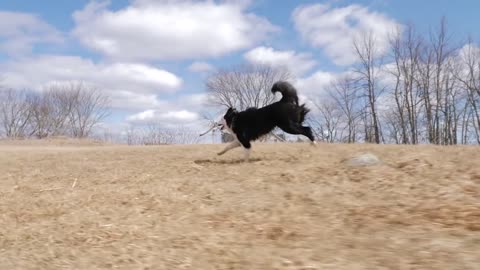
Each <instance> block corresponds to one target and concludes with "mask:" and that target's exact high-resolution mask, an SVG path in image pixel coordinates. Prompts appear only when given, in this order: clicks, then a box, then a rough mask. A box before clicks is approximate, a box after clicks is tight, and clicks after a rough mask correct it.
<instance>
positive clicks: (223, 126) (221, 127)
mask: <svg viewBox="0 0 480 270" xmlns="http://www.w3.org/2000/svg"><path fill="white" fill-rule="evenodd" d="M217 127H218V128H219V129H220V130H223V129H225V125H224V124H218V125H217Z"/></svg>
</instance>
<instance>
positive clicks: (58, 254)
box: [0, 143, 480, 270]
mask: <svg viewBox="0 0 480 270" xmlns="http://www.w3.org/2000/svg"><path fill="white" fill-rule="evenodd" d="M253 147H254V150H253V152H252V159H253V161H252V162H251V163H241V162H238V161H239V160H240V159H241V158H242V156H243V153H242V150H241V149H236V150H232V151H231V152H229V153H227V154H225V155H224V156H221V157H217V156H216V155H215V153H216V152H217V151H219V150H220V149H221V148H223V146H222V145H197V146H158V147H153V146H152V147H150V146H149V147H145V146H144V147H140V146H139V147H128V146H112V145H108V146H101V145H94V146H88V145H83V144H82V145H81V146H78V145H62V146H55V145H52V144H48V145H42V144H41V143H34V144H16V145H11V144H8V143H3V144H0V269H109V268H113V269H196V270H197V269H449V270H450V269H452V270H453V269H479V267H480V148H479V147H434V146H408V147H407V146H374V145H327V144H319V145H318V146H317V147H311V146H309V145H308V144H258V143H257V144H254V146H253ZM365 152H370V153H373V154H375V155H377V156H378V157H379V158H380V159H381V160H382V161H383V164H380V165H376V166H369V167H350V166H348V165H347V164H346V163H345V162H344V160H345V159H348V158H350V157H352V156H355V155H357V154H359V153H365Z"/></svg>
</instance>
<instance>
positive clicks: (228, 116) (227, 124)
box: [220, 107, 238, 132]
mask: <svg viewBox="0 0 480 270" xmlns="http://www.w3.org/2000/svg"><path fill="white" fill-rule="evenodd" d="M237 113H238V112H237V110H236V109H235V108H232V107H230V108H228V110H227V112H226V113H225V114H224V115H223V118H222V121H221V122H220V129H221V130H223V129H227V130H228V131H229V132H232V123H233V119H234V118H235V116H236V115H237Z"/></svg>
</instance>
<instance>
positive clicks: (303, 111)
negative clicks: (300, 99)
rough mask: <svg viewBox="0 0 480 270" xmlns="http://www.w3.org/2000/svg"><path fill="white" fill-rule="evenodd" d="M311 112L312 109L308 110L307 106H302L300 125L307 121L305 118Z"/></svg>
mask: <svg viewBox="0 0 480 270" xmlns="http://www.w3.org/2000/svg"><path fill="white" fill-rule="evenodd" d="M309 112H310V109H309V108H307V107H306V105H305V104H302V105H300V108H299V113H300V123H303V121H305V117H306V116H307V114H308V113H309Z"/></svg>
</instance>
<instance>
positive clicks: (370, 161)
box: [346, 153, 382, 167]
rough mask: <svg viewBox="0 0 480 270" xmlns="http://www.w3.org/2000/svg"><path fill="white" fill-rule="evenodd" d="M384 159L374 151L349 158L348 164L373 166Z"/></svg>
mask: <svg viewBox="0 0 480 270" xmlns="http://www.w3.org/2000/svg"><path fill="white" fill-rule="evenodd" d="M381 163H382V161H381V160H380V159H379V158H378V157H377V156H375V155H374V154H372V153H365V154H360V155H358V156H356V157H353V158H351V159H348V160H347V162H346V164H347V165H349V166H355V167H358V166H373V165H378V164H381Z"/></svg>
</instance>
